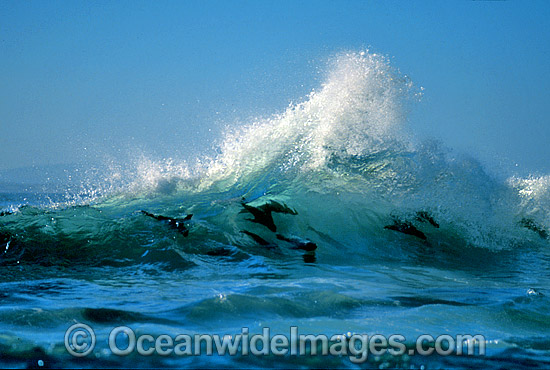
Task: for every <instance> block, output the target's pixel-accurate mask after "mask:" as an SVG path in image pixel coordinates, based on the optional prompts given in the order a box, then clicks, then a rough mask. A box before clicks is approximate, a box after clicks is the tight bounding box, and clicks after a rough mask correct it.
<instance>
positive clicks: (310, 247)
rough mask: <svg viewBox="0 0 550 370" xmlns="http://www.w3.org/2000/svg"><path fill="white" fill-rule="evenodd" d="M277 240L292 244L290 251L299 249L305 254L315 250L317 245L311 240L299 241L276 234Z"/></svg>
mask: <svg viewBox="0 0 550 370" xmlns="http://www.w3.org/2000/svg"><path fill="white" fill-rule="evenodd" d="M277 239H279V240H283V241H285V242H288V243H290V244H292V245H293V247H292V249H301V250H304V251H306V252H312V251H314V250H316V249H317V244H315V243H313V242H312V241H311V240H307V239H301V238H298V237H290V238H287V237H286V236H284V235H281V234H277Z"/></svg>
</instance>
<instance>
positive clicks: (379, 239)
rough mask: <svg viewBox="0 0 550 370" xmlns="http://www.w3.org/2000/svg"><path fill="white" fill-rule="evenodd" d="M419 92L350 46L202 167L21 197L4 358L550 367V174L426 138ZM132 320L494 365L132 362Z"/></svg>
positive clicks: (9, 242)
mask: <svg viewBox="0 0 550 370" xmlns="http://www.w3.org/2000/svg"><path fill="white" fill-rule="evenodd" d="M417 97H418V91H416V89H415V87H414V85H413V84H412V83H411V82H410V81H409V80H408V79H407V78H406V77H404V76H402V75H401V74H399V73H398V72H397V71H395V70H394V69H393V68H392V67H390V66H389V64H388V63H387V61H386V60H385V59H384V58H382V57H380V56H376V55H372V54H369V53H358V54H348V55H342V56H340V57H339V58H337V60H336V62H335V65H334V69H333V72H332V73H331V74H330V76H329V78H328V79H327V81H326V82H325V84H323V86H322V87H321V89H320V90H319V91H315V92H312V94H311V95H310V96H309V97H308V99H307V100H306V101H304V102H302V103H300V104H296V105H293V106H291V107H289V108H288V109H287V110H286V111H285V112H284V113H282V114H279V115H275V116H273V117H270V118H266V119H263V120H258V121H257V122H253V123H251V124H249V125H244V126H242V127H240V128H235V129H234V130H233V131H231V132H226V133H225V136H224V138H225V139H224V141H223V142H222V144H221V145H220V150H219V152H220V154H219V155H218V156H217V157H215V158H211V159H203V160H202V162H201V165H196V166H191V165H189V164H187V163H175V162H174V161H170V160H165V161H160V162H155V161H152V160H147V159H145V158H141V159H140V160H139V161H137V162H136V164H135V166H130V165H128V166H126V167H121V166H106V169H105V173H106V175H105V176H103V177H102V178H101V180H98V181H97V182H93V181H87V182H86V184H85V185H82V186H80V187H78V190H76V191H75V187H74V186H73V185H74V184H72V183H71V184H67V189H66V191H60V190H59V189H58V190H57V191H56V192H46V191H44V192H40V191H36V190H35V191H32V192H25V191H24V187H23V186H21V189H19V191H13V190H12V191H9V192H4V193H1V194H0V206H1V207H2V209H3V210H4V214H3V215H2V216H0V250H1V251H2V254H1V257H0V276H1V282H0V285H1V290H0V299H1V300H0V302H1V305H0V326H1V328H2V330H1V331H0V333H1V334H0V354H1V356H0V364H1V365H2V366H9V367H26V366H28V367H49V366H52V367H59V366H60V367H112V366H114V367H184V366H192V367H203V368H212V367H238V368H241V367H331V368H343V367H345V368H348V367H351V368H354V367H361V368H364V367H367V368H380V367H382V368H384V367H385V368H388V367H390V368H396V367H397V368H422V367H423V368H472V367H474V368H494V369H499V368H545V367H548V366H550V336H549V335H548V333H549V332H550V310H549V298H548V295H549V294H550V293H549V292H548V290H547V287H548V286H549V283H550V252H549V251H550V249H549V241H548V235H547V234H545V233H546V230H550V222H549V219H550V218H549V216H550V213H549V212H550V191H549V189H550V187H549V186H548V185H549V183H550V180H549V179H548V178H547V177H530V178H514V177H511V178H509V179H508V180H506V181H502V180H499V179H496V178H493V177H492V176H490V175H488V174H487V171H485V170H484V169H483V167H482V166H481V165H480V164H479V163H478V162H477V161H475V160H474V159H472V158H468V157H459V156H454V155H451V154H450V153H449V152H448V151H447V150H445V148H443V147H442V146H441V145H438V144H436V143H432V142H417V141H415V140H414V134H413V133H412V132H411V129H410V128H409V127H407V126H406V111H407V106H408V104H409V103H410V102H411V101H413V100H415V99H416V98H417ZM82 189H84V190H82ZM142 211H145V212H146V213H144V212H142ZM268 214H269V215H271V217H272V220H269V215H268ZM188 215H192V216H188ZM160 216H164V217H166V219H165V218H162V217H160ZM186 217H187V218H186ZM271 221H272V223H271ZM176 222H177V223H178V224H177V225H176ZM181 225H183V226H181ZM274 228H276V230H274ZM413 230H416V231H414V232H413ZM306 243H313V244H314V245H315V247H316V248H313V247H311V244H309V247H305V244H306ZM312 249H314V250H312ZM75 323H85V324H87V325H89V326H90V327H91V328H93V330H94V332H95V335H96V338H97V342H96V346H95V348H94V350H93V352H92V353H91V354H89V355H88V356H86V357H74V356H71V355H70V354H69V353H68V351H67V349H66V347H65V345H64V336H65V331H66V330H67V329H68V328H69V327H70V326H71V325H73V324H75ZM121 325H124V326H128V327H130V328H131V329H132V330H134V331H135V332H136V333H138V335H140V334H150V335H153V336H158V335H161V334H167V335H169V336H173V337H175V336H176V335H178V334H190V335H192V334H219V335H225V334H229V335H236V334H239V333H241V332H242V328H244V327H246V328H249V331H250V333H261V332H262V329H263V328H270V330H271V333H272V334H273V335H275V334H286V335H288V334H289V333H290V330H291V327H293V326H296V327H298V330H299V332H300V333H304V334H315V335H318V334H325V335H327V336H333V335H344V336H346V335H347V336H348V337H349V336H351V335H354V334H368V335H374V334H382V335H385V336H390V335H393V334H399V335H402V336H404V337H405V338H406V340H405V341H404V342H405V343H406V345H407V349H409V348H414V341H415V339H416V338H417V337H418V336H419V335H422V334H429V335H431V336H433V337H434V338H435V337H437V336H439V335H443V334H448V335H451V336H456V335H459V334H470V335H477V334H480V335H483V336H484V337H485V339H486V343H485V345H486V355H474V356H464V355H463V356H457V355H451V356H438V355H432V356H420V355H411V356H409V355H407V354H405V355H400V356H391V355H382V356H374V355H371V356H369V357H368V359H367V361H366V362H365V363H362V364H354V363H353V362H352V361H350V358H349V356H312V355H306V356H291V355H286V356H275V355H272V356H251V355H248V356H243V355H238V356H216V355H214V356H207V355H204V354H203V355H202V356H177V355H171V356H161V355H158V354H155V355H152V356H141V355H139V354H137V353H133V354H132V355H130V356H117V355H114V354H113V353H112V352H111V351H110V350H109V345H108V338H109V334H110V332H111V330H113V329H114V328H115V327H118V326H121Z"/></svg>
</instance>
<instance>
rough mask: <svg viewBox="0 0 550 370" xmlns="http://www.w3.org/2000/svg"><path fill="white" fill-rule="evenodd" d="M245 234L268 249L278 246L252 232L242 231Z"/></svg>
mask: <svg viewBox="0 0 550 370" xmlns="http://www.w3.org/2000/svg"><path fill="white" fill-rule="evenodd" d="M241 232H242V233H243V234H246V235H248V236H250V237H251V238H252V239H253V240H254V241H255V242H256V243H258V244H259V245H261V246H262V247H266V248H277V245H276V244H273V243H270V242H268V241H267V240H265V239H264V238H262V237H261V236H259V235H258V234H254V233H251V232H250V231H246V230H241Z"/></svg>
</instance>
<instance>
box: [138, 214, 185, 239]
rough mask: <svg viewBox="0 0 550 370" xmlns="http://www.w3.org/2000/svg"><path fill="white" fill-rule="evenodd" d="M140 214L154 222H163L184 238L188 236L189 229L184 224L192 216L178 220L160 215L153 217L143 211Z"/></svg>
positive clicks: (153, 215)
mask: <svg viewBox="0 0 550 370" xmlns="http://www.w3.org/2000/svg"><path fill="white" fill-rule="evenodd" d="M141 213H143V214H144V215H145V216H148V217H151V218H154V219H155V220H158V221H165V222H166V223H167V224H168V225H169V226H170V227H171V228H173V229H176V230H177V231H179V232H180V233H182V234H183V236H184V237H187V236H189V229H188V228H187V227H186V226H185V223H184V222H185V221H189V220H190V219H191V217H193V215H192V214H189V215H187V216H185V218H183V219H179V218H171V217H166V216H162V215H155V214H153V213H149V212H147V211H143V210H142V211H141Z"/></svg>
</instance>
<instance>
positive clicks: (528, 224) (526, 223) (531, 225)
mask: <svg viewBox="0 0 550 370" xmlns="http://www.w3.org/2000/svg"><path fill="white" fill-rule="evenodd" d="M519 224H520V225H521V226H523V227H525V228H526V229H529V230H531V231H534V232H536V233H537V234H539V236H540V237H541V238H542V239H548V231H546V230H545V229H544V228H543V227H542V226H540V225H538V224H537V223H536V222H535V221H534V220H532V219H530V218H522V219H521V221H520V222H519Z"/></svg>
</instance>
